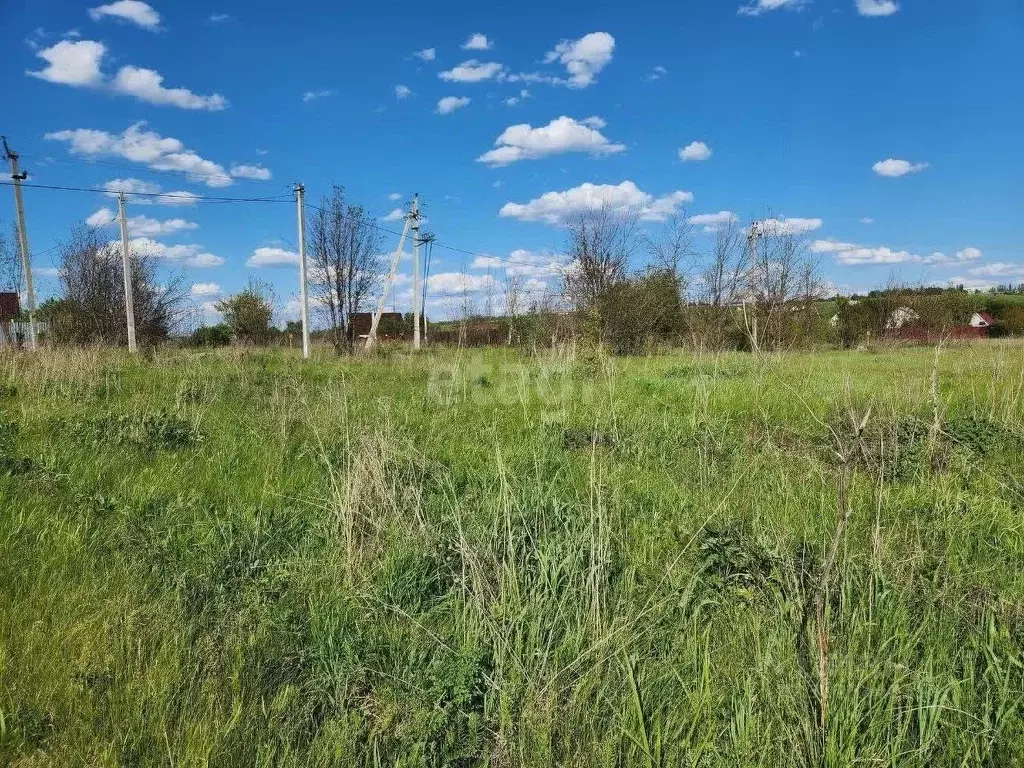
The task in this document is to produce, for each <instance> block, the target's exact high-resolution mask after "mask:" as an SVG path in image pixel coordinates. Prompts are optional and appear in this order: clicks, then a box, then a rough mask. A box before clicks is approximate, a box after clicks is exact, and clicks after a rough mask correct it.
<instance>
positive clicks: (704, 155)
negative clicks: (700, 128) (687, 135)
mask: <svg viewBox="0 0 1024 768" xmlns="http://www.w3.org/2000/svg"><path fill="white" fill-rule="evenodd" d="M711 154H712V153H711V147H709V146H708V145H707V144H705V143H704V142H703V141H691V142H690V143H689V144H687V145H686V146H685V147H683V148H682V149H680V150H679V159H680V160H682V161H683V162H684V163H688V162H691V161H693V162H698V163H699V162H701V161H703V160H707V159H708V158H710V157H711Z"/></svg>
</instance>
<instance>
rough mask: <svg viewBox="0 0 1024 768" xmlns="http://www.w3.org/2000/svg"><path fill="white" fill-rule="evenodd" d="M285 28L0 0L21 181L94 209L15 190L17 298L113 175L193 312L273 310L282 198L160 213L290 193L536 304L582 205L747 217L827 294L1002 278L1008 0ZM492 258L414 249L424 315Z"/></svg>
mask: <svg viewBox="0 0 1024 768" xmlns="http://www.w3.org/2000/svg"><path fill="white" fill-rule="evenodd" d="M292 9H293V7H284V8H283V7H282V6H281V4H280V3H270V2H233V1H231V0H223V1H220V0H218V2H217V3H215V4H211V3H209V2H202V3H200V2H194V1H192V0H178V2H175V3H168V2H160V0H155V2H153V3H150V4H148V5H147V4H146V3H143V2H139V1H138V0H118V1H116V2H112V3H109V4H102V3H99V2H96V3H95V4H90V3H88V2H86V3H81V2H70V1H68V2H53V1H49V0H37V1H36V2H19V1H17V0H15V1H13V2H7V3H4V4H3V7H2V8H0V27H2V28H3V29H4V30H6V31H7V32H8V35H7V39H8V41H9V44H8V45H6V46H3V47H2V48H0V72H2V73H3V81H2V82H3V86H4V92H5V97H6V98H5V105H6V106H5V110H4V117H3V119H2V120H0V131H2V132H3V133H5V134H6V135H7V136H8V139H9V141H10V142H11V145H12V147H13V148H14V149H16V150H17V151H19V152H20V153H21V154H22V165H23V167H24V168H25V169H26V170H27V171H28V172H29V174H30V181H31V182H34V183H38V184H50V185H62V186H73V187H83V188H88V189H96V190H97V191H95V192H85V193H82V192H62V191H51V190H43V189H26V195H25V196H26V211H27V223H28V229H29V237H30V240H31V246H32V251H33V252H34V254H35V257H34V264H35V267H36V269H37V270H39V275H38V277H37V281H38V282H39V283H40V293H41V294H43V295H46V294H48V293H52V292H53V291H54V290H55V288H56V278H55V277H54V275H53V271H54V270H53V266H54V262H53V257H54V255H55V251H53V250H50V249H51V248H52V247H53V246H54V245H55V244H56V243H57V242H58V241H59V240H60V239H61V238H63V237H65V236H66V234H67V231H68V230H69V228H70V226H71V225H72V224H73V223H74V222H75V221H79V220H85V219H88V218H89V217H93V219H92V220H93V221H94V222H99V221H102V220H103V216H104V215H103V213H102V210H103V209H104V208H106V209H108V210H115V209H116V200H114V199H112V198H111V197H109V196H106V195H104V193H103V191H102V190H103V187H104V185H108V186H109V185H110V184H111V183H112V182H115V181H120V182H121V183H122V184H127V185H128V186H127V188H128V189H130V190H147V191H150V192H155V191H159V192H165V193H173V194H174V195H175V196H173V197H168V198H154V197H142V196H136V197H132V198H130V199H129V215H130V216H131V217H132V218H133V223H132V230H133V232H132V234H133V236H134V237H148V238H149V240H150V241H151V242H149V243H147V244H145V247H148V248H151V249H152V250H153V252H154V253H158V254H160V255H161V256H162V257H163V259H164V260H165V262H166V263H167V266H168V268H172V269H184V270H186V273H187V276H188V279H189V280H190V281H191V282H192V283H194V284H196V285H197V286H198V287H197V289H196V293H197V296H196V302H197V305H201V304H202V303H203V302H209V301H212V300H213V299H214V298H216V295H217V294H218V293H224V292H231V291H233V290H236V289H238V288H239V287H240V286H242V285H243V284H244V283H245V281H246V280H247V279H248V277H249V276H250V275H256V276H258V277H260V278H261V279H265V280H269V281H271V282H272V283H273V284H274V285H275V286H276V288H277V292H278V294H279V297H280V304H281V306H282V310H283V312H282V314H283V315H287V314H290V313H292V312H293V311H294V302H292V301H290V300H291V299H293V297H294V295H295V294H296V292H297V280H298V278H297V269H296V268H295V267H294V264H293V261H292V260H293V258H294V256H293V252H294V250H295V241H296V234H295V230H296V226H295V210H294V206H293V205H289V204H287V203H246V204H242V203H213V202H198V203H196V204H192V205H185V204H183V203H188V202H191V201H190V200H188V199H187V196H177V195H178V193H191V194H194V195H202V196H216V197H276V196H282V197H287V196H288V195H289V194H290V190H291V187H292V184H293V183H294V182H296V181H302V182H303V183H304V184H305V185H306V188H307V190H308V196H309V200H310V201H311V202H316V201H317V200H318V199H319V198H320V196H321V195H323V194H324V193H325V192H326V191H328V190H329V188H330V185H331V184H332V183H337V184H343V185H344V186H345V187H346V189H347V191H348V194H349V196H350V198H352V199H353V200H355V201H358V202H361V203H363V204H364V205H365V206H366V207H367V208H368V209H369V210H370V211H371V212H372V213H374V214H375V215H377V216H380V217H382V221H381V225H382V226H385V227H389V228H394V229H398V228H400V225H401V222H395V221H387V220H386V219H385V218H384V217H386V216H387V215H388V214H389V212H391V211H392V210H393V209H395V208H396V207H400V206H402V205H404V204H405V203H406V202H407V201H408V200H409V199H410V198H411V195H412V193H413V192H419V193H420V195H421V196H422V198H423V200H424V205H425V209H426V215H427V216H428V217H429V226H428V227H427V228H428V229H429V230H431V231H433V232H434V233H435V234H436V235H437V237H438V240H439V242H441V243H444V244H448V245H452V246H456V247H459V248H462V249H466V250H469V251H473V252H476V253H484V254H489V255H491V256H493V257H497V258H498V259H509V258H511V259H512V260H513V261H515V262H516V263H517V264H518V265H519V266H518V267H517V268H514V269H516V270H517V271H519V272H520V273H521V274H522V275H523V277H524V279H530V280H533V281H534V282H533V283H531V285H532V286H534V287H535V288H536V289H537V290H540V286H541V284H542V283H544V282H548V283H550V282H551V278H550V272H549V271H548V267H547V265H548V264H549V262H550V260H551V257H552V254H557V253H558V252H559V251H560V250H561V248H562V246H563V244H564V241H565V238H564V234H563V233H562V231H561V230H560V229H559V228H558V221H559V220H560V219H561V218H562V217H564V216H565V215H567V214H568V213H570V212H571V211H572V210H574V209H576V208H578V207H579V206H580V205H585V204H587V202H588V201H591V202H592V201H594V200H607V201H609V202H610V203H611V204H613V205H623V206H625V205H629V206H631V207H633V208H636V209H639V210H640V211H641V212H642V213H643V216H644V218H645V219H646V220H647V223H646V224H645V226H648V227H650V228H652V229H656V228H657V227H658V226H659V219H661V218H663V217H664V216H665V215H667V214H668V213H672V212H674V213H678V214H682V213H684V212H685V215H687V216H692V217H700V218H697V219H695V221H696V223H697V226H696V232H697V236H696V242H695V245H696V246H697V247H704V246H706V245H707V244H708V243H709V238H710V234H708V233H706V232H705V229H711V228H713V227H714V222H715V221H716V220H721V219H722V218H724V217H727V216H729V215H734V216H736V217H738V218H739V220H741V221H744V222H746V221H749V220H751V219H753V218H759V217H762V216H764V215H766V213H767V212H769V211H771V212H772V213H773V215H775V216H777V217H778V218H780V219H785V220H788V222H789V223H788V226H792V227H793V228H795V229H799V230H801V231H804V232H806V234H807V236H808V238H809V242H810V243H811V247H812V248H813V249H814V250H815V252H816V253H818V254H819V255H820V256H821V258H822V265H823V269H824V272H825V274H826V276H827V277H828V278H829V279H830V280H831V281H832V283H833V284H835V285H836V286H839V287H840V288H842V289H844V290H855V289H866V288H869V287H872V286H876V285H880V284H882V283H884V282H886V281H887V280H888V279H889V278H890V276H891V275H893V273H895V274H898V275H899V277H900V278H901V279H903V280H905V281H909V282H937V283H945V282H947V281H949V280H956V281H957V282H964V283H966V284H968V285H971V286H979V287H980V286H984V285H990V284H993V283H999V282H1022V281H1024V218H1022V216H1021V212H1022V201H1024V182H1022V171H1024V148H1022V145H1021V142H1020V135H1021V125H1022V124H1024V85H1022V80H1021V77H1020V73H1021V72H1024V46H1020V45H1019V40H1020V37H1021V33H1022V32H1024V6H1022V5H1021V3H1020V2H1019V0H986V2H983V3H970V4H968V3H964V2H962V1H956V2H954V1H953V0H929V1H927V2H926V1H925V0H832V1H828V0H742V2H741V1H740V0H700V1H692V2H685V3H674V4H671V3H644V2H632V3H616V4H606V5H604V6H601V5H595V4H592V3H586V4H584V3H581V2H570V3H530V2H521V3H517V4H514V5H513V4H508V5H502V4H479V3H465V4H462V3H440V4H434V5H432V6H430V7H425V6H423V5H422V4H416V5H413V4H384V3H377V4H370V3H365V4H354V5H351V6H350V7H346V8H345V9H344V10H340V9H339V8H338V6H337V4H336V3H333V2H325V1H324V0H308V2H306V3H304V4H301V5H296V6H294V13H293V12H291V11H292ZM12 40H13V41H15V42H13V43H12V42H11V41H12ZM11 105H17V110H16V111H15V110H14V109H12V106H11ZM126 180H131V181H128V182H126ZM588 185H590V186H588ZM110 188H113V187H110ZM7 189H8V192H6V193H2V194H9V191H10V190H9V188H7ZM168 203H174V205H169V204H168ZM9 210H10V208H8V209H7V211H9ZM712 214H716V215H717V216H716V217H711V215H712ZM3 218H5V219H9V218H11V214H9V213H7V212H6V211H5V213H4V214H3ZM110 231H111V234H112V236H113V235H114V234H115V232H116V230H115V229H113V228H111V230H110ZM395 240H396V238H392V237H391V236H388V239H387V242H388V244H389V246H390V247H391V248H393V247H394V244H395V243H394V241H395ZM260 249H262V250H260ZM474 263H475V264H476V266H475V267H474ZM487 264H491V272H490V274H491V279H493V280H495V282H496V283H499V284H500V278H501V276H502V274H503V271H504V269H505V268H506V267H507V266H509V265H507V264H503V263H501V262H499V261H496V260H488V259H476V258H474V257H473V256H467V255H465V254H460V253H457V252H453V251H447V250H444V249H441V248H436V249H435V250H434V264H433V267H432V272H433V273H434V275H435V277H434V279H433V280H432V284H431V288H430V293H431V296H432V300H433V301H435V305H436V309H435V315H437V314H443V312H442V306H441V304H442V301H441V297H442V296H444V295H449V294H450V293H451V292H452V291H454V290H457V289H458V288H459V286H460V285H462V284H464V283H465V284H469V285H470V286H471V287H474V288H480V287H481V286H483V285H485V284H486V281H487V279H488V278H487V275H488V272H487V270H486V268H485V265H487ZM403 269H404V270H405V272H408V271H409V269H410V268H409V266H408V265H407V264H403ZM462 273H466V274H468V275H470V276H471V277H470V278H468V279H466V278H462V277H460V275H461V274H462ZM499 290H500V288H499ZM407 295H408V283H407V282H406V283H404V284H403V286H400V292H399V301H400V303H401V302H402V301H405V300H406V298H407ZM478 296H479V295H478ZM289 305H290V306H289Z"/></svg>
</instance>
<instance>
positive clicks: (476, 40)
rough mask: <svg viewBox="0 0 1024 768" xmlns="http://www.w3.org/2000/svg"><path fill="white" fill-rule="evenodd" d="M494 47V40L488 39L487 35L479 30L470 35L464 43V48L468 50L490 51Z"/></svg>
mask: <svg viewBox="0 0 1024 768" xmlns="http://www.w3.org/2000/svg"><path fill="white" fill-rule="evenodd" d="M493 47H494V41H493V40H488V39H487V35H482V34H480V33H479V32H477V33H476V34H475V35H470V36H469V39H468V40H466V42H464V43H463V44H462V48H463V49H464V50H467V51H489V50H491V48H493Z"/></svg>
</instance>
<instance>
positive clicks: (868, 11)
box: [856, 0, 900, 16]
mask: <svg viewBox="0 0 1024 768" xmlns="http://www.w3.org/2000/svg"><path fill="white" fill-rule="evenodd" d="M856 2H857V13H859V14H860V15H861V16H892V15H893V14H894V13H896V12H897V11H898V10H899V9H900V7H899V5H898V4H897V3H896V2H894V0H856Z"/></svg>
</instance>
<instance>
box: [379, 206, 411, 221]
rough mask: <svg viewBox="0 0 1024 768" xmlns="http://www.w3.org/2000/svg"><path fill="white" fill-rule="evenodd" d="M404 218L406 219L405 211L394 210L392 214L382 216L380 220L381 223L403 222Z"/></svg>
mask: <svg viewBox="0 0 1024 768" xmlns="http://www.w3.org/2000/svg"><path fill="white" fill-rule="evenodd" d="M404 218H405V211H403V210H402V209H401V208H394V209H392V211H391V213H389V214H388V215H387V216H381V217H380V220H381V221H401V220H402V219H404Z"/></svg>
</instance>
